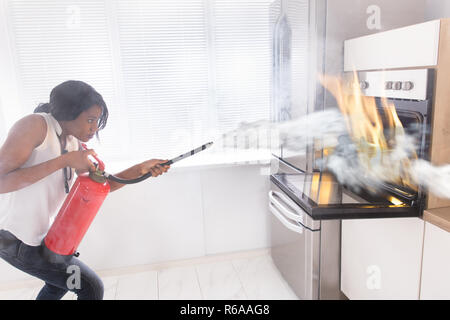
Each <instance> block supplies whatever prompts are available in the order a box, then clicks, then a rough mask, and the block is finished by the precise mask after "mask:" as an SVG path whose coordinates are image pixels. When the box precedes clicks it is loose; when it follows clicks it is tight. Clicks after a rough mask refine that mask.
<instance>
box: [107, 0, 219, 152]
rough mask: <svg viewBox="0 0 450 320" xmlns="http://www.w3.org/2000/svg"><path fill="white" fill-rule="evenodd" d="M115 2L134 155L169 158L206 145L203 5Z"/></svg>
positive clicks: (164, 0) (166, 0) (163, 0)
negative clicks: (204, 138) (204, 134)
mask: <svg viewBox="0 0 450 320" xmlns="http://www.w3.org/2000/svg"><path fill="white" fill-rule="evenodd" d="M115 2H116V6H117V7H116V8H117V23H118V32H119V42H120V54H121V63H122V75H123V86H124V90H125V95H126V98H125V101H126V121H128V126H129V132H130V140H129V146H130V153H131V154H132V155H136V156H139V155H140V154H146V155H147V156H149V157H163V158H167V157H171V156H177V155H178V154H179V153H181V152H183V151H184V149H186V151H187V149H188V148H190V147H195V146H198V145H200V144H202V143H205V142H206V141H204V140H203V139H202V138H203V133H204V132H205V131H206V129H207V128H206V126H207V114H208V111H209V107H210V106H209V105H208V103H209V100H208V94H209V91H208V84H209V78H208V59H209V57H208V48H207V25H206V18H205V7H204V1H203V0H184V1H177V0H152V1H144V0H129V1H118V0H116V1H115Z"/></svg>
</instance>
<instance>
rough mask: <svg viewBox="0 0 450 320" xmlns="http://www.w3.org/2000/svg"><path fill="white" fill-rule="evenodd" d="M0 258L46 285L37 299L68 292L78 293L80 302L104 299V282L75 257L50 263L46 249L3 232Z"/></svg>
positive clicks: (60, 296) (0, 241)
mask: <svg viewBox="0 0 450 320" xmlns="http://www.w3.org/2000/svg"><path fill="white" fill-rule="evenodd" d="M0 257H1V258H2V259H3V260H5V261H6V262H8V263H9V264H11V265H12V266H14V267H16V268H17V269H19V270H21V271H23V272H25V273H28V274H30V275H32V276H34V277H36V278H39V279H41V280H43V281H44V282H45V285H44V287H43V288H42V289H41V291H40V292H39V294H38V296H37V298H36V299H37V300H59V299H61V298H62V297H63V296H64V295H65V294H66V293H67V292H68V291H72V292H75V294H76V295H77V296H78V300H101V299H103V291H104V289H103V282H102V280H101V279H100V278H99V277H98V276H97V274H96V273H95V272H94V271H92V270H91V269H90V268H89V267H88V266H86V265H85V264H84V263H83V262H81V261H80V260H79V259H77V258H76V257H69V258H68V259H66V260H65V261H59V262H58V263H54V262H49V261H48V260H47V259H46V258H45V257H44V256H43V246H36V247H34V246H29V245H26V244H25V243H23V242H22V241H20V240H19V239H17V238H16V237H15V236H14V235H13V234H12V233H10V232H8V231H5V230H0Z"/></svg>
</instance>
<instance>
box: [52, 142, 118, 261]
mask: <svg viewBox="0 0 450 320" xmlns="http://www.w3.org/2000/svg"><path fill="white" fill-rule="evenodd" d="M83 147H84V148H85V149H86V146H84V145H83ZM95 159H96V160H97V161H98V164H97V169H96V171H94V172H90V173H89V174H83V175H80V176H79V177H78V178H77V180H76V181H75V183H74V185H73V187H72V189H71V190H70V192H69V194H68V195H67V197H66V200H65V201H64V203H63V205H62V207H61V209H60V211H59V213H58V215H57V216H56V219H55V221H54V222H53V225H52V226H51V228H50V230H49V232H48V233H47V236H46V237H45V239H44V244H45V247H46V248H47V249H49V250H50V251H51V252H53V253H56V254H58V255H61V256H72V255H77V254H76V250H77V247H78V245H79V244H80V242H81V240H82V239H83V237H84V235H85V233H86V232H87V230H88V228H89V226H90V225H91V223H92V221H93V220H94V218H95V216H96V214H97V212H98V210H99V209H100V206H101V205H102V203H103V201H104V200H105V198H106V196H107V195H108V193H109V191H110V186H109V183H108V181H107V179H106V177H105V176H104V170H105V165H104V163H103V162H102V161H101V160H99V159H98V158H97V157H95Z"/></svg>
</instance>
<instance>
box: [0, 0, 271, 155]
mask: <svg viewBox="0 0 450 320" xmlns="http://www.w3.org/2000/svg"><path fill="white" fill-rule="evenodd" d="M5 1H6V3H7V14H8V20H7V25H8V27H9V30H10V34H11V39H12V49H13V55H14V56H15V61H14V63H15V65H16V66H17V76H18V82H19V83H18V90H19V93H20V96H21V105H22V106H23V114H24V115H25V114H29V113H31V112H32V111H33V110H34V108H36V106H37V105H38V104H39V103H42V102H48V99H49V94H50V91H51V89H53V88H54V87H55V86H56V85H58V84H59V83H61V82H63V81H66V80H70V79H74V80H82V81H85V82H87V83H89V84H90V85H92V86H93V87H94V88H95V89H96V90H97V91H98V92H99V93H100V94H102V96H103V97H104V99H105V101H106V103H107V105H108V108H109V111H110V117H109V120H108V125H107V127H106V129H104V130H103V131H102V132H101V133H100V137H101V144H96V143H94V142H92V147H94V148H96V150H97V151H98V153H99V154H101V155H102V157H103V158H104V160H105V161H111V160H124V161H129V160H135V159H136V160H137V159H139V160H140V159H147V158H156V157H158V158H169V157H171V156H177V155H178V154H179V153H180V152H182V151H186V149H188V148H190V147H197V146H198V145H200V144H201V143H205V142H208V141H209V140H210V139H211V138H212V137H213V136H215V137H217V136H219V135H220V134H221V133H225V132H227V131H230V130H233V129H236V127H237V126H238V125H239V124H240V123H242V122H251V121H257V120H265V119H269V117H270V104H271V72H272V71H271V70H272V69H271V68H272V58H271V54H272V48H271V45H272V41H271V32H272V29H271V28H272V24H273V21H271V20H273V17H271V14H270V6H271V4H272V3H273V1H272V0H126V1H125V0H58V1H55V0H5ZM218 149H220V148H218ZM218 160H219V161H220V159H218Z"/></svg>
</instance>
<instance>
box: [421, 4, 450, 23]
mask: <svg viewBox="0 0 450 320" xmlns="http://www.w3.org/2000/svg"><path fill="white" fill-rule="evenodd" d="M426 6H427V7H426V11H425V17H426V20H435V19H442V18H450V1H448V0H426Z"/></svg>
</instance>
